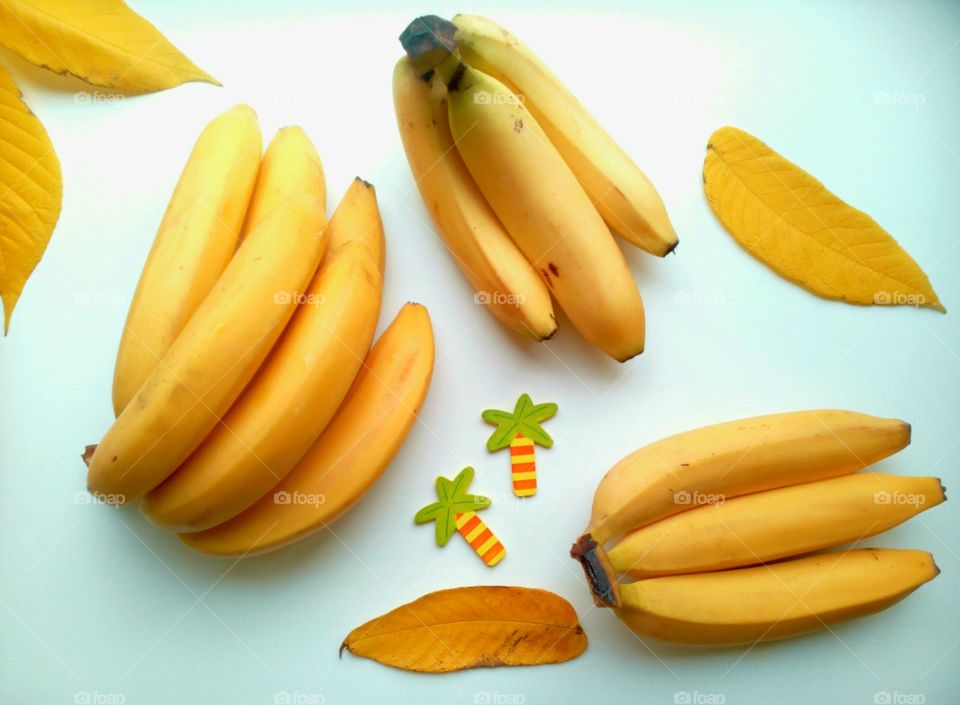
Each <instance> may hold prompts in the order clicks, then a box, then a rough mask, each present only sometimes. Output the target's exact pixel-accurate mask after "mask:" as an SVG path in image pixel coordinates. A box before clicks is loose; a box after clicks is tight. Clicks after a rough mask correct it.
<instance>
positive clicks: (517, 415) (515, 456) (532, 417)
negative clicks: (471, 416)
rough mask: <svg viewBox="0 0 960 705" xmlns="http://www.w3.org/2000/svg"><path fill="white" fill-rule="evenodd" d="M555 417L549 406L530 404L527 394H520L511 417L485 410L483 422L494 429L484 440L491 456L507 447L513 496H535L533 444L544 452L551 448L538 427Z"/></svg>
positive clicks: (500, 412)
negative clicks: (544, 449) (508, 448)
mask: <svg viewBox="0 0 960 705" xmlns="http://www.w3.org/2000/svg"><path fill="white" fill-rule="evenodd" d="M556 413H557V405H556V404H553V403H549V402H548V403H546V404H534V403H533V400H531V399H530V395H529V394H521V395H520V398H519V399H517V405H516V406H515V407H514V408H513V413H512V414H511V413H510V412H509V411H501V410H500V409H487V410H486V411H484V412H483V420H484V421H486V422H487V423H490V424H493V425H494V426H496V427H497V430H496V431H494V432H493V433H492V434H491V435H490V438H489V439H488V440H487V450H488V451H490V452H491V453H492V452H494V451H496V450H500V449H501V448H506V447H507V446H510V470H511V472H512V475H513V493H514V494H515V495H516V496H517V497H532V496H533V495H535V494H536V493H537V459H536V453H535V450H534V448H535V446H534V444H535V443H536V444H539V445H541V446H543V447H544V448H550V447H551V446H552V445H553V439H552V438H551V437H550V434H548V433H547V432H546V431H544V430H543V427H542V426H541V425H540V424H541V423H542V422H543V421H546V420H547V419H549V418H551V417H553V416H554V415H555V414H556Z"/></svg>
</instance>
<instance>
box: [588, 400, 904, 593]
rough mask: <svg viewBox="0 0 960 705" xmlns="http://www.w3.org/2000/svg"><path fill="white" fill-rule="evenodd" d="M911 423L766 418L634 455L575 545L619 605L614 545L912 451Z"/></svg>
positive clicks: (609, 479) (608, 478)
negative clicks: (657, 525)
mask: <svg viewBox="0 0 960 705" xmlns="http://www.w3.org/2000/svg"><path fill="white" fill-rule="evenodd" d="M909 442H910V425H909V424H908V423H906V422H904V421H900V420H898V419H881V418H877V417H874V416H869V415H867V414H861V413H857V412H853V411H841V410H832V409H826V410H810V411H796V412H790V413H784V414H772V415H769V416H758V417H755V418H750V419H740V420H737V421H730V422H727V423H720V424H715V425H712V426H705V427H703V428H698V429H695V430H692V431H687V432H685V433H679V434H677V435H674V436H670V437H668V438H665V439H662V440H660V441H657V442H656V443H652V444H650V445H648V446H645V447H643V448H641V449H640V450H638V451H636V452H634V453H632V454H631V455H628V456H627V457H626V458H624V459H623V460H621V461H620V462H619V463H617V464H616V465H615V466H614V467H613V468H611V469H610V471H609V472H607V474H606V475H605V476H604V478H603V479H602V480H601V481H600V484H599V485H598V486H597V490H596V492H595V494H594V497H593V513H592V516H591V519H590V524H589V526H588V527H587V530H586V532H585V533H584V534H583V536H581V537H580V539H578V541H577V543H576V544H574V547H573V549H572V550H571V555H572V556H573V557H574V558H576V559H578V560H580V561H581V563H582V565H583V567H584V570H585V571H586V573H587V577H588V579H589V581H590V583H591V589H592V590H593V594H594V598H595V599H596V600H597V601H598V603H599V604H605V605H611V606H616V605H617V604H618V596H617V584H616V580H615V578H614V571H613V569H612V566H611V565H610V564H609V562H608V557H607V556H606V555H605V552H604V550H603V546H604V544H606V543H607V542H608V541H609V540H610V539H612V538H613V537H615V536H619V535H620V534H623V533H625V532H627V531H630V530H631V529H635V528H639V527H642V526H646V525H647V524H651V523H652V522H654V521H656V520H658V519H662V518H664V517H666V516H669V515H671V514H676V513H678V512H681V511H683V510H685V509H689V508H690V507H691V506H692V505H693V504H697V503H700V502H701V501H710V498H720V499H727V498H731V497H736V496H739V495H744V494H749V493H752V492H759V491H761V490H768V489H773V488H775V487H785V486H788V485H796V484H799V483H802V482H813V481H815V480H822V479H826V478H828V477H835V476H838V475H845V474H849V473H852V472H855V471H857V470H860V469H862V468H864V467H867V466H868V465H871V464H873V463H875V462H877V461H879V460H881V459H883V458H886V457H887V456H889V455H892V454H893V453H896V452H897V451H899V450H901V449H902V448H904V447H905V446H906V445H907V444H908V443H909Z"/></svg>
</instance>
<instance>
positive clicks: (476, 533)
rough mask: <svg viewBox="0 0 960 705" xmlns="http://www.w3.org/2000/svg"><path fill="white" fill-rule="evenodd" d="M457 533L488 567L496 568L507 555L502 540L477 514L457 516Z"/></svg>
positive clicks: (462, 513)
mask: <svg viewBox="0 0 960 705" xmlns="http://www.w3.org/2000/svg"><path fill="white" fill-rule="evenodd" d="M457 531H458V532H460V535H461V536H463V538H464V539H466V541H467V543H469V544H470V547H471V548H473V550H474V551H476V553H477V555H478V556H480V559H481V560H482V561H483V562H484V563H486V564H487V565H488V566H491V567H492V566H495V565H496V564H497V563H499V562H500V561H502V560H503V557H504V556H505V555H507V549H505V548H504V547H503V544H502V543H500V539H498V538H497V537H496V536H494V535H493V532H492V531H490V528H489V527H488V526H487V525H486V524H485V523H484V522H483V519H481V518H480V517H479V516H478V515H477V513H476V512H461V513H460V514H457Z"/></svg>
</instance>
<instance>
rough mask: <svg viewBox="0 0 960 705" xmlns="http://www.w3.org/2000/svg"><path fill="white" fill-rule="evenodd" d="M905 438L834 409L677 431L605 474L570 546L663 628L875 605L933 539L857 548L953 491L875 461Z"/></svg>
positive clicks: (687, 637) (794, 627)
mask: <svg viewBox="0 0 960 705" xmlns="http://www.w3.org/2000/svg"><path fill="white" fill-rule="evenodd" d="M909 442H910V425H909V424H907V423H905V422H904V421H900V420H898V419H883V418H877V417H874V416H869V415H867V414H861V413H857V412H852V411H842V410H836V409H819V410H810V411H798V412H790V413H783V414H772V415H769V416H759V417H755V418H749V419H740V420H737V421H730V422H727V423H721V424H715V425H713V426H705V427H703V428H699V429H695V430H692V431H687V432H685V433H679V434H677V435H674V436H670V437H668V438H665V439H663V440H660V441H657V442H655V443H652V444H650V445H648V446H645V447H644V448H641V449H640V450H638V451H636V452H635V453H633V454H631V455H629V456H627V457H626V458H624V459H623V460H621V461H620V462H619V463H617V464H616V465H615V466H614V467H613V468H612V469H611V470H610V471H609V472H608V473H607V474H606V475H605V476H604V478H603V480H602V481H601V482H600V484H599V486H598V487H597V490H596V493H595V494H594V499H593V512H592V517H591V519H590V523H589V526H588V527H587V530H586V531H585V532H584V534H583V535H582V536H581V537H580V538H579V539H578V540H577V542H576V543H575V544H574V546H573V548H572V550H571V555H572V556H573V557H574V558H576V559H577V560H579V561H580V562H581V564H582V565H583V568H584V571H585V573H586V575H587V579H588V583H589V584H590V588H591V590H592V592H593V596H594V599H595V601H596V602H597V604H599V605H601V606H608V607H613V608H614V609H615V611H616V614H617V616H618V617H619V618H620V619H621V620H622V621H623V622H624V623H625V624H626V625H627V626H628V627H630V628H631V629H632V630H633V631H635V632H636V633H637V634H639V635H641V636H649V637H653V638H656V639H660V640H664V641H670V642H677V643H685V644H738V643H749V642H755V641H761V640H767V639H776V638H781V637H787V636H793V635H796V634H802V633H804V632H809V631H813V630H816V629H821V628H825V627H827V626H829V625H830V624H833V623H835V622H838V621H841V620H845V619H850V618H852V617H857V616H861V615H866V614H871V613H873V612H877V611H879V610H882V609H885V608H886V607H889V606H890V605H892V604H894V603H896V602H898V601H899V600H901V599H903V598H904V597H906V596H907V595H908V594H910V593H911V592H912V591H913V590H915V589H916V588H918V587H919V586H920V585H922V584H923V583H925V582H927V581H928V580H931V579H932V578H934V577H936V575H937V574H938V573H939V570H938V568H937V566H936V564H935V563H934V562H933V557H932V556H931V555H930V554H929V553H927V552H925V551H914V550H896V549H884V548H870V549H861V548H856V547H855V546H856V544H857V543H858V542H859V541H861V540H862V539H864V538H867V537H869V536H874V535H876V534H879V533H881V532H883V531H886V530H887V529H890V528H892V527H894V526H896V525H898V524H900V523H902V522H904V521H907V520H908V519H910V518H911V517H913V516H915V515H917V514H919V513H920V512H922V511H924V510H926V509H930V508H931V507H935V506H936V505H938V504H940V503H941V502H943V501H944V499H945V496H944V489H943V487H942V486H941V484H940V480H939V479H937V478H935V477H900V476H896V475H888V474H880V473H875V472H871V471H869V470H865V468H868V466H870V465H872V464H873V463H875V462H877V461H879V460H882V459H883V458H886V457H887V456H890V455H892V454H893V453H896V452H897V451H899V450H901V449H902V448H904V447H905V446H906V445H907V444H908V443H909ZM860 470H864V471H863V472H857V471H860ZM844 544H852V545H853V546H854V548H852V549H849V550H841V551H836V552H829V553H818V552H819V551H821V550H822V549H827V548H831V547H835V546H841V545H844Z"/></svg>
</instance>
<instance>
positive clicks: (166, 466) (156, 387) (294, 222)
mask: <svg viewBox="0 0 960 705" xmlns="http://www.w3.org/2000/svg"><path fill="white" fill-rule="evenodd" d="M323 225H324V215H323V212H322V211H321V210H320V206H319V203H318V194H316V193H313V194H310V193H305V194H303V195H302V196H300V197H298V198H297V199H295V200H293V201H291V202H290V203H288V204H287V205H286V206H284V207H282V208H279V209H277V210H276V211H274V212H273V213H272V214H271V215H270V216H268V217H266V218H264V220H263V221H262V222H261V223H260V225H258V226H257V227H256V228H255V229H254V230H253V232H251V233H250V236H249V237H248V238H247V239H246V240H244V242H243V244H242V245H241V246H240V248H239V249H238V250H237V252H236V254H235V255H234V256H233V259H231V260H230V264H228V265H227V268H226V269H225V270H224V272H223V274H222V275H221V276H220V278H219V279H218V280H217V283H216V284H215V285H214V287H213V289H212V290H211V292H210V294H209V295H208V296H207V298H206V299H204V301H203V303H202V304H200V307H199V308H198V309H197V311H196V313H194V315H193V317H192V318H191V319H190V322H189V323H187V325H186V327H184V329H183V331H182V332H181V333H180V335H179V336H178V337H177V339H176V341H174V343H173V345H172V346H170V349H169V350H168V351H167V353H166V355H164V356H163V358H162V359H161V360H160V363H159V364H158V366H157V368H156V370H154V372H153V374H151V375H150V377H149V378H148V379H147V381H146V382H144V384H143V386H142V387H141V388H140V391H138V392H137V394H136V396H134V398H133V399H132V400H131V401H130V403H129V404H128V405H127V406H126V408H125V409H124V410H123V412H122V413H121V414H120V416H119V417H118V418H117V420H116V421H115V422H114V424H113V426H112V427H111V428H110V430H109V431H107V434H106V435H105V436H104V437H103V440H102V441H101V442H100V444H99V445H98V446H97V447H96V450H95V451H94V452H93V457H92V458H91V459H90V462H89V470H88V473H87V487H88V488H89V489H90V491H91V492H95V493H102V494H111V495H116V496H117V497H118V498H119V501H120V502H121V503H122V502H130V501H133V500H135V499H138V498H139V497H140V496H141V495H142V494H144V493H145V492H149V491H150V490H152V489H153V488H154V487H156V486H157V485H159V484H160V483H161V482H162V481H163V480H164V479H166V478H167V476H168V475H170V473H172V472H173V471H174V470H175V469H176V468H177V467H178V466H179V465H180V464H181V463H182V462H183V461H184V460H186V459H187V456H189V455H190V453H191V452H193V450H194V449H195V448H196V447H197V446H198V445H200V442H201V441H202V440H203V439H204V438H205V437H206V436H207V434H208V433H209V432H210V431H211V430H212V429H213V427H214V426H215V425H216V423H217V421H218V420H219V419H220V417H222V416H223V414H224V413H226V411H227V409H228V408H229V407H230V405H231V404H232V403H233V402H234V400H235V399H236V398H237V397H238V396H239V394H240V392H241V391H242V390H243V387H244V386H245V385H246V383H247V382H248V381H249V380H250V378H251V377H252V376H253V374H254V373H255V372H256V370H257V368H258V367H259V366H260V363H261V362H262V361H263V359H264V358H265V357H266V355H267V353H268V352H269V351H270V348H271V347H272V346H273V343H274V342H275V341H276V340H277V338H278V337H279V335H280V333H281V332H282V331H283V328H284V326H285V325H286V324H287V321H288V320H289V319H290V316H291V315H293V312H294V309H295V308H296V303H295V299H294V293H295V292H298V291H302V289H303V286H304V285H305V284H306V283H307V282H308V281H309V279H310V277H312V276H313V273H314V271H315V270H316V267H317V263H318V262H319V260H320V257H321V256H322V254H323V249H324V246H325V245H326V238H325V237H323Z"/></svg>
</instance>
